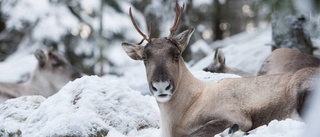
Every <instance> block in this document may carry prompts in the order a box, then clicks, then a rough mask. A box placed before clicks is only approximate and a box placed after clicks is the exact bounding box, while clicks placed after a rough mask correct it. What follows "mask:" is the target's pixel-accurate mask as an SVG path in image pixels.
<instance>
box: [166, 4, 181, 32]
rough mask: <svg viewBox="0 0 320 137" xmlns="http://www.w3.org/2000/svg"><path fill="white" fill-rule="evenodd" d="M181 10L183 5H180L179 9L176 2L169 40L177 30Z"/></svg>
mask: <svg viewBox="0 0 320 137" xmlns="http://www.w3.org/2000/svg"><path fill="white" fill-rule="evenodd" d="M183 10H184V4H183V5H182V7H180V6H179V4H178V1H176V18H175V19H174V23H173V26H172V27H171V28H170V35H169V38H171V37H173V35H174V32H175V31H176V30H177V29H178V26H179V23H180V20H181V16H182V13H183Z"/></svg>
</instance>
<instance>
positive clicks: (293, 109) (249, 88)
mask: <svg viewBox="0 0 320 137" xmlns="http://www.w3.org/2000/svg"><path fill="white" fill-rule="evenodd" d="M302 71H304V70H302ZM312 71H313V72H316V70H312ZM301 73H303V72H299V73H297V74H295V76H294V77H293V74H282V75H274V76H260V77H251V78H241V79H225V80H222V81H220V82H218V83H215V82H205V81H200V80H198V79H196V78H195V77H194V76H193V75H192V74H191V73H190V72H189V71H188V70H187V68H185V69H184V71H183V74H184V75H183V78H181V82H180V83H179V87H178V88H177V90H176V93H175V95H173V96H172V99H171V101H169V102H167V103H164V104H163V103H159V108H160V111H161V121H162V126H161V127H163V128H164V129H162V130H163V131H162V133H163V134H164V135H162V136H163V137H180V136H187V135H189V136H201V137H205V136H212V135H214V134H217V133H220V132H221V131H223V130H224V129H226V128H228V127H230V126H231V125H232V124H234V123H237V124H239V126H240V128H241V130H243V131H249V130H251V129H254V128H256V127H258V126H261V125H264V124H268V123H269V122H270V121H272V120H274V119H278V120H282V119H286V118H295V117H296V116H297V115H298V113H297V106H298V104H297V99H298V93H299V92H304V90H306V89H302V90H295V89H291V88H296V87H297V86H299V85H296V83H306V82H304V81H303V79H301V78H298V79H296V77H301V75H302V74H301ZM313 74H314V73H311V74H310V73H308V74H305V75H303V76H302V77H306V75H309V76H310V77H312V76H313ZM299 80H300V81H299ZM293 81H295V82H293ZM310 81H312V80H310ZM291 84H293V85H291ZM309 86H311V85H309ZM299 87H300V86H299Z"/></svg>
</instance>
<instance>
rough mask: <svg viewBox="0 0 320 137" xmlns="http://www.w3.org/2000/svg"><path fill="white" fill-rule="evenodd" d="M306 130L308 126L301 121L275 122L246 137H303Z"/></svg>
mask: <svg viewBox="0 0 320 137" xmlns="http://www.w3.org/2000/svg"><path fill="white" fill-rule="evenodd" d="M305 129H306V124H305V123H303V122H300V121H296V120H292V119H286V120H282V121H278V120H273V121H271V122H270V123H269V124H268V125H264V126H260V127H258V128H257V129H255V130H254V131H253V133H251V134H250V135H248V136H246V137H301V134H302V133H303V131H304V130H305Z"/></svg>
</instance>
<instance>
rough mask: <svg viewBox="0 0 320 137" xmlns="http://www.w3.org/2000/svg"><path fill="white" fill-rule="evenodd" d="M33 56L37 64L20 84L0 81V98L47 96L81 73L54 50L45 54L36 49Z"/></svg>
mask: <svg viewBox="0 0 320 137" xmlns="http://www.w3.org/2000/svg"><path fill="white" fill-rule="evenodd" d="M35 56H36V58H37V60H38V66H37V68H36V69H35V70H34V72H33V76H32V77H31V78H30V79H29V80H28V81H26V82H25V83H21V84H15V83H0V100H2V101H3V100H6V99H8V98H15V97H19V96H24V95H42V96H44V97H49V96H51V95H53V94H55V93H56V92H58V91H59V90H60V89H61V88H62V87H63V86H64V85H65V84H66V83H67V82H69V81H71V80H74V79H76V78H79V77H81V75H82V74H81V72H80V71H79V70H78V69H76V68H74V67H73V66H72V65H71V64H70V63H69V62H68V61H67V60H66V59H65V58H64V57H63V56H62V55H60V54H59V53H58V52H56V51H54V50H49V51H48V53H47V54H45V53H44V52H43V51H42V50H37V51H36V52H35Z"/></svg>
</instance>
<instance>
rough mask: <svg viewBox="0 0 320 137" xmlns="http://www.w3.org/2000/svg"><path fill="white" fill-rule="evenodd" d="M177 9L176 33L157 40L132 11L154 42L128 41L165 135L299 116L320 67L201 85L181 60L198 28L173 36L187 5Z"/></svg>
mask: <svg viewBox="0 0 320 137" xmlns="http://www.w3.org/2000/svg"><path fill="white" fill-rule="evenodd" d="M176 5H177V6H176V19H175V22H174V25H173V26H172V28H171V29H170V35H169V37H162V38H152V39H151V38H150V32H151V30H149V36H147V35H144V34H143V33H142V32H141V31H140V30H139V28H138V27H137V25H136V24H135V22H134V20H133V17H132V13H131V10H130V17H131V20H132V22H133V24H134V26H135V28H136V29H137V30H138V32H139V33H140V34H141V35H142V36H143V37H144V38H143V40H147V41H148V43H147V45H146V46H141V45H140V44H141V43H142V41H143V40H142V41H141V42H140V43H138V44H129V43H122V47H123V49H124V50H125V52H126V53H127V55H128V56H129V57H131V58H132V59H134V60H142V61H143V62H144V64H145V67H146V74H147V80H148V85H149V89H150V92H151V93H152V95H153V96H154V97H155V98H156V100H157V103H158V106H159V108H160V113H161V134H162V137H183V136H186V137H207V136H214V135H215V134H217V133H220V132H222V131H223V130H224V129H226V128H229V127H230V126H231V125H233V124H238V125H239V127H240V129H241V130H242V131H248V130H251V129H254V128H256V127H258V126H261V125H263V124H267V123H269V122H270V121H271V120H273V119H278V120H281V119H286V118H295V117H297V116H299V115H298V111H299V110H302V108H303V105H304V102H305V97H306V94H307V93H308V92H309V91H311V90H312V87H313V82H314V81H315V76H316V74H317V73H319V70H318V69H317V68H305V69H301V70H299V71H297V72H295V73H282V74H278V75H264V76H258V77H248V78H238V79H224V80H222V81H220V82H207V81H201V80H199V79H197V78H195V77H194V76H193V75H192V74H191V72H190V71H189V70H188V69H187V67H186V65H185V63H184V60H183V59H182V57H181V53H182V52H183V51H184V49H185V47H186V46H187V45H188V43H189V40H190V37H191V35H192V34H193V32H194V29H193V28H191V29H188V30H185V31H183V32H182V33H180V34H178V35H176V36H173V33H174V31H175V30H176V29H177V27H178V24H179V21H180V18H181V13H182V11H183V7H184V6H182V8H179V5H178V4H176Z"/></svg>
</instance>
